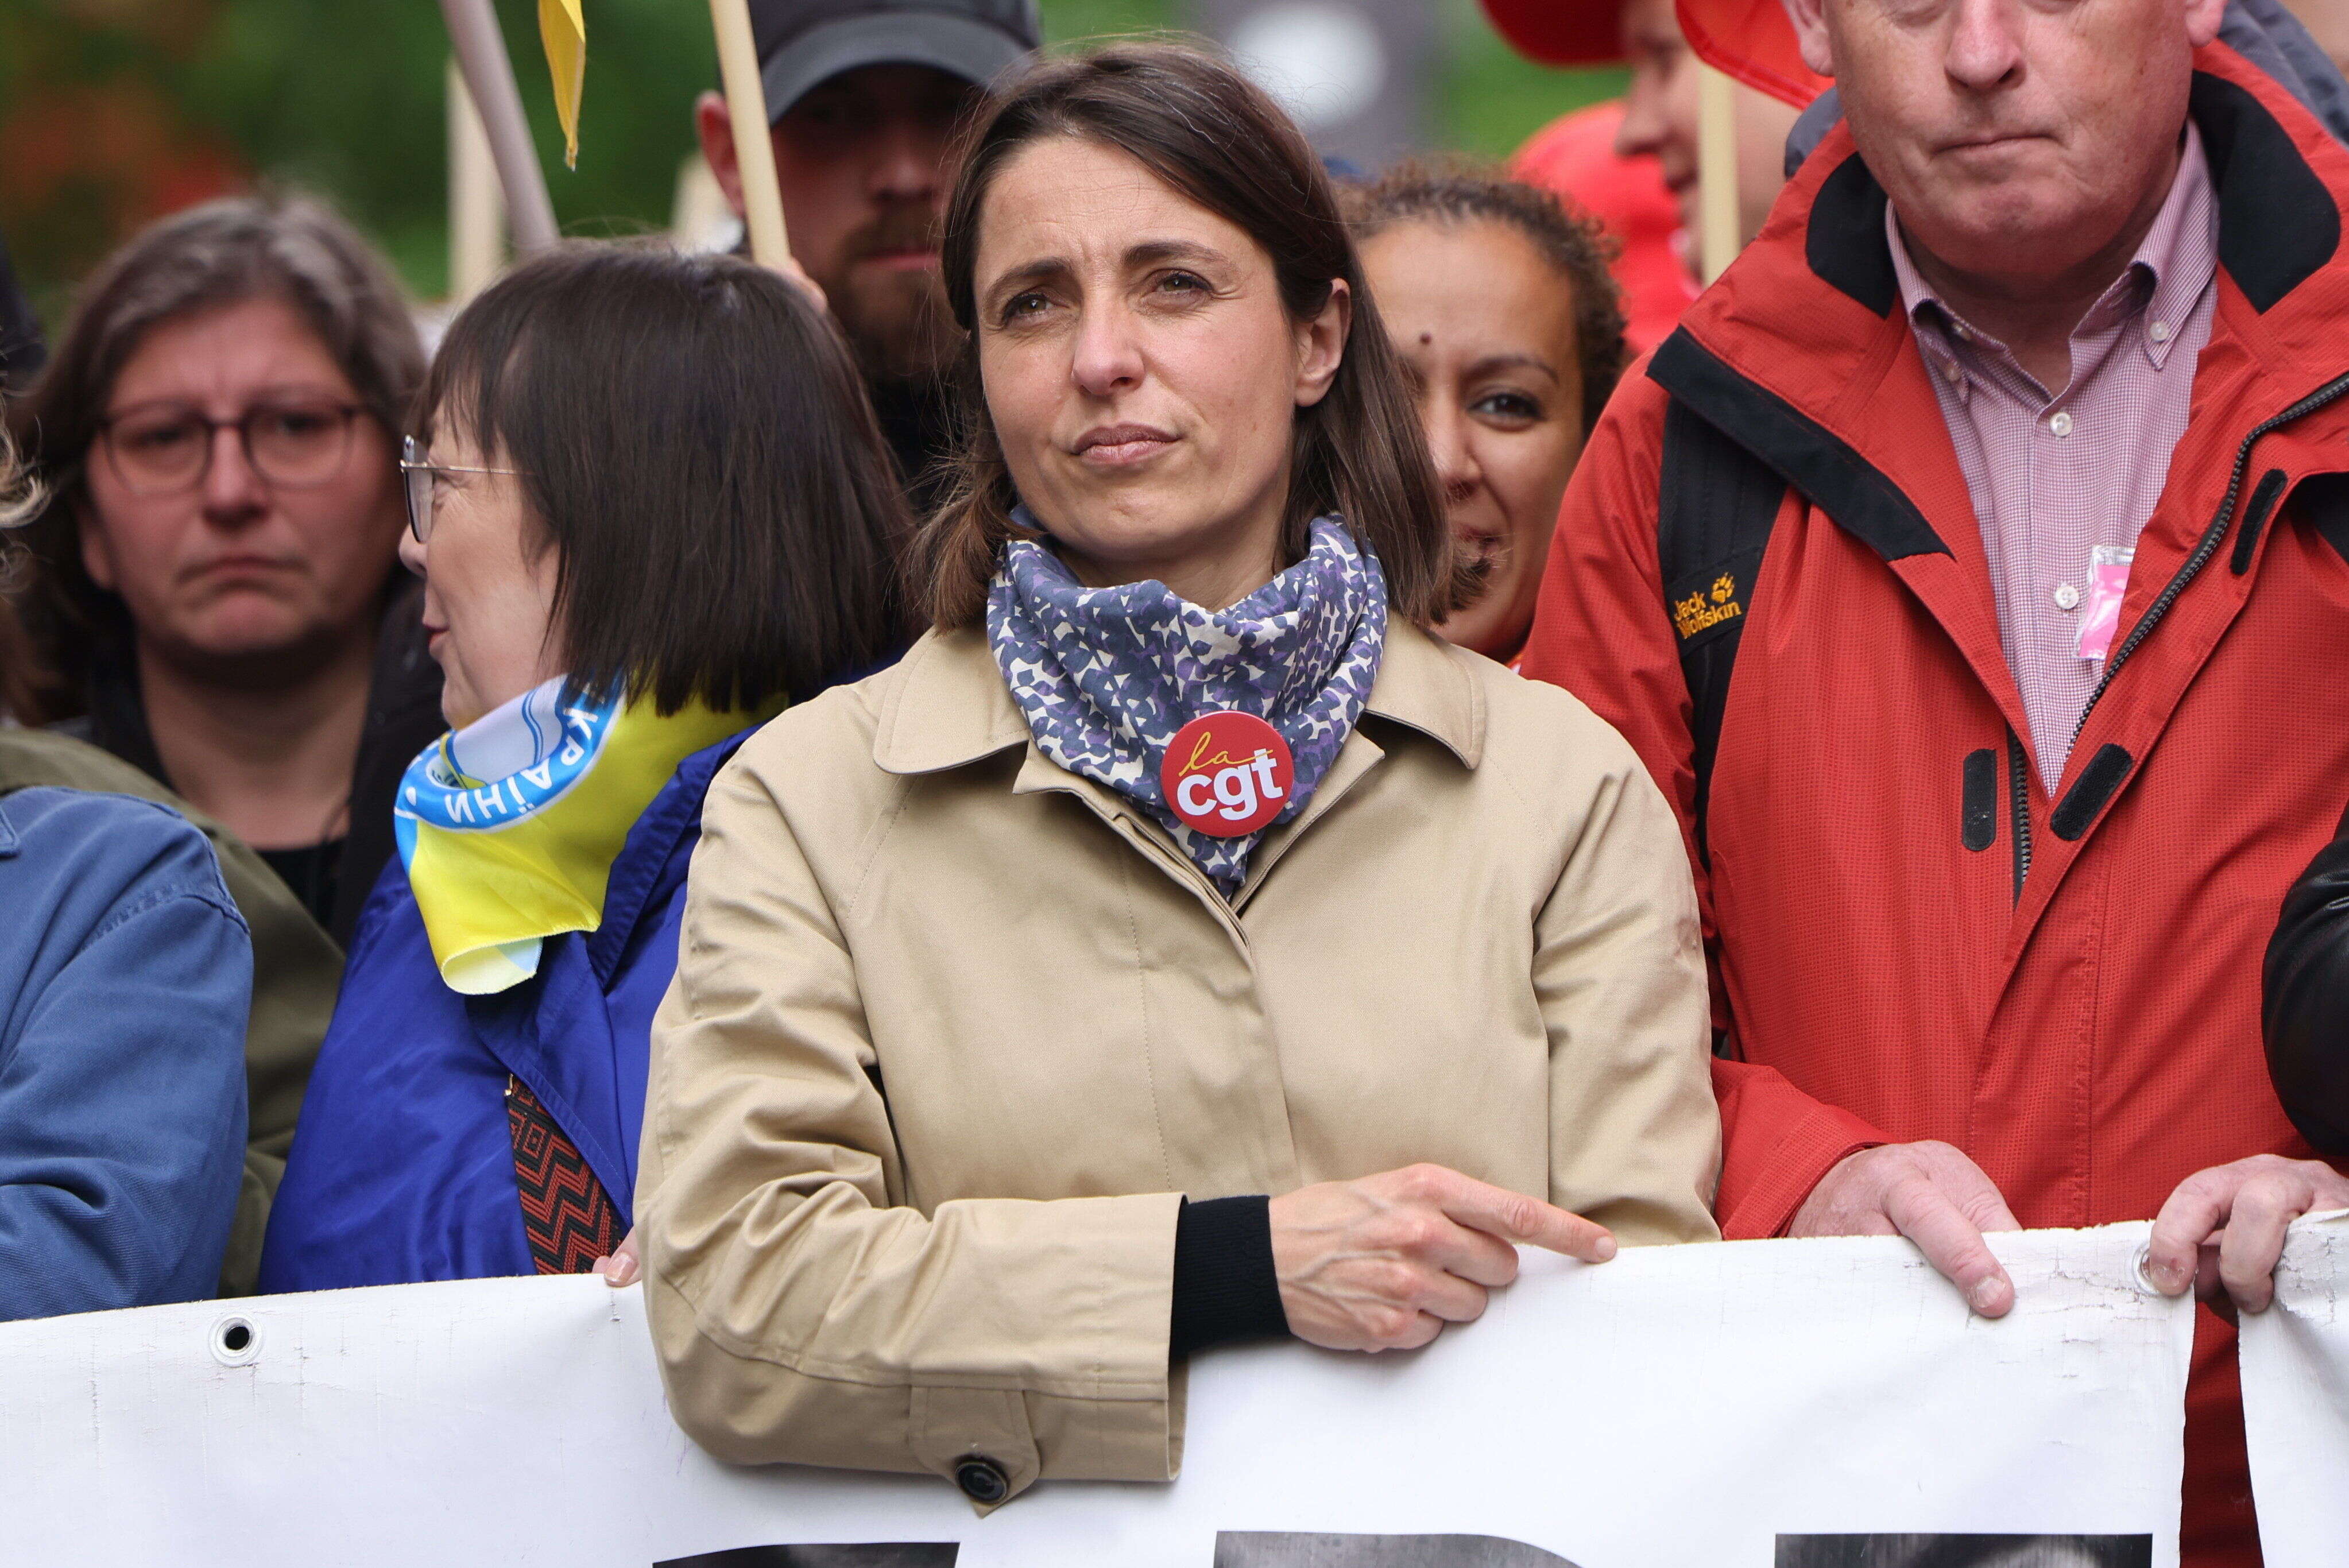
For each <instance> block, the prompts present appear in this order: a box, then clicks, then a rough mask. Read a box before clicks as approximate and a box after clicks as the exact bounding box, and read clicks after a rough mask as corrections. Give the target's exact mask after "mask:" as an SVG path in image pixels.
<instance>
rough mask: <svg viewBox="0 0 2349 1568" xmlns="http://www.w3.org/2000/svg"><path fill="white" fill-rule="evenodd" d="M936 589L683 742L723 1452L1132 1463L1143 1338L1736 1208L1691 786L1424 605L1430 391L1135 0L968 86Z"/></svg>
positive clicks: (1088, 1468)
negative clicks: (1085, 33)
mask: <svg viewBox="0 0 2349 1568" xmlns="http://www.w3.org/2000/svg"><path fill="white" fill-rule="evenodd" d="M943 265H944V269H945V273H946V283H947V293H948V296H949V298H950V299H951V301H952V302H953V304H954V308H955V312H956V315H957V319H958V320H960V321H961V322H962V324H963V325H965V326H966V327H968V328H969V329H970V331H971V335H972V337H971V347H970V350H969V356H968V363H967V365H966V367H965V368H966V372H967V376H968V387H969V397H970V412H971V414H972V436H971V438H970V440H969V443H968V448H967V449H966V450H965V452H964V453H963V456H962V469H961V486H960V489H959V491H958V493H957V495H956V497H955V498H954V499H953V500H950V501H949V502H948V503H947V506H946V507H945V508H944V509H943V510H942V511H941V512H940V513H939V515H938V516H937V517H936V518H934V519H933V520H932V521H930V523H929V524H928V525H927V526H926V529H925V530H924V532H923V535H922V537H921V539H920V541H919V542H918V544H917V547H916V584H917V587H918V588H919V589H921V590H922V591H925V592H926V595H927V600H928V608H929V611H930V614H931V619H932V621H933V623H934V624H935V626H936V629H935V630H934V631H933V632H931V633H930V634H928V635H926V636H925V637H924V638H923V639H922V641H921V642H920V643H918V644H917V645H916V646H915V647H914V649H913V651H912V652H911V653H909V654H908V655H906V656H905V659H904V660H903V661H902V662H901V663H900V664H898V665H896V666H895V668H893V669H891V670H889V671H887V672H886V673H885V674H882V675H879V676H874V677H873V678H871V679H869V680H866V681H864V682H863V683H861V684H859V685H856V686H849V687H843V688H836V689H835V690H833V692H831V693H828V694H827V695H825V696H823V697H820V698H818V699H817V700H815V701H813V702H811V703H808V704H806V705H805V706H803V707H797V708H794V709H792V710H791V711H790V712H788V713H786V714H784V715H783V717H781V718H780V719H779V720H777V721H776V722H775V723H773V724H771V725H770V726H768V727H766V728H765V729H764V730H762V731H761V732H760V733H759V734H758V735H757V736H755V737H753V738H751V739H750V741H749V742H748V743H746V744H745V745H744V747H743V748H742V749H741V751H740V754H739V755H738V756H737V758H736V759H735V760H734V762H733V763H732V764H731V765H730V767H729V768H728V769H726V770H725V772H723V773H722V774H720V775H719V779H717V781H716V782H715V783H714V784H713V785H712V787H711V789H710V791H709V800H708V806H707V809H706V812H705V816H704V820H703V829H702V841H701V847H700V849H699V851H698V853H697V854H696V856H695V859H694V863H693V874H692V883H691V892H690V895H689V900H688V908H687V913H686V915H685V923H684V929H683V934H682V938H681V941H680V944H679V952H678V972H677V979H676V982H675V984H674V985H672V986H671V988H670V990H669V993H668V996H667V1000H666V1002H665V1003H664V1004H663V1006H662V1008H661V1012H660V1015H659V1017H658V1019H657V1022H656V1025H655V1027H654V1038H653V1068H652V1082H651V1086H650V1091H649V1096H648V1099H647V1107H646V1115H645V1128H644V1146H643V1155H642V1163H641V1176H640V1179H639V1191H638V1215H639V1224H640V1226H641V1230H642V1242H643V1261H644V1269H645V1274H646V1277H647V1292H648V1306H649V1312H650V1315H651V1319H652V1325H653V1330H654V1336H655V1338H656V1341H657V1347H658V1350H659V1354H660V1359H661V1363H662V1367H663V1368H664V1371H665V1373H666V1375H667V1383H668V1392H669V1400H670V1405H671V1407H672V1408H673V1409H675V1411H676V1412H677V1416H678V1419H679V1420H680V1421H681V1422H682V1423H683V1424H684V1425H685V1427H686V1428H687V1429H688V1430H689V1431H690V1432H691V1433H692V1434H693V1435H694V1436H695V1438H697V1439H698V1440H699V1441H700V1442H701V1443H702V1444H703V1445H704V1446H705V1447H707V1448H709V1449H711V1450H712V1451H713V1452H716V1453H718V1454H719V1455H720V1456H722V1457H725V1458H727V1459H730V1460H741V1461H751V1462H757V1461H769V1460H793V1461H798V1462H802V1463H812V1464H826V1465H840V1466H852V1467H857V1468H868V1469H876V1470H930V1471H934V1472H936V1474H938V1475H941V1476H945V1477H949V1478H952V1479H953V1480H955V1481H956V1482H957V1484H958V1485H960V1486H961V1488H962V1489H963V1490H964V1491H966V1492H967V1493H968V1494H969V1495H970V1497H971V1498H972V1499H973V1500H974V1501H977V1502H978V1503H980V1504H981V1505H983V1506H985V1505H992V1504H995V1503H998V1502H1000V1501H1003V1500H1004V1499H1005V1498H1007V1497H1009V1496H1010V1495H1012V1494H1014V1493H1016V1492H1018V1491H1019V1490H1020V1489H1022V1488H1024V1487H1026V1486H1027V1485H1029V1484H1030V1482H1031V1481H1033V1480H1036V1479H1037V1478H1038V1477H1039V1476H1045V1475H1050V1476H1057V1477H1089V1478H1103V1479H1114V1480H1164V1479H1166V1478H1168V1477H1170V1476H1172V1475H1173V1474H1174V1471H1175V1470H1176V1468H1177V1465H1178V1461H1179V1454H1180V1430H1181V1417H1180V1411H1181V1400H1180V1396H1179V1392H1178V1390H1179V1387H1180V1384H1179V1381H1178V1380H1177V1378H1176V1377H1175V1374H1174V1372H1173V1370H1172V1367H1173V1366H1174V1364H1175V1363H1178V1362H1179V1361H1180V1360H1181V1359H1182V1358H1183V1357H1185V1356H1186V1355H1189V1354H1192V1353H1195V1352H1197V1351H1199V1350H1202V1349H1205V1348H1206V1347H1207V1346H1212V1345H1215V1344H1217V1343H1221V1342H1224V1341H1226V1340H1230V1339H1235V1338H1239V1337H1243V1336H1250V1335H1257V1334H1268V1333H1282V1332H1286V1333H1288V1334H1291V1335H1294V1336H1297V1337H1299V1338H1302V1339H1306V1340H1309V1341H1310V1342H1312V1343H1315V1344H1319V1345H1323V1346H1333V1347H1337V1348H1345V1349H1364V1350H1378V1349H1386V1348H1403V1347H1409V1346H1417V1345H1421V1344H1424V1343H1425V1342H1426V1341H1427V1340H1429V1339H1431V1338H1433V1336H1435V1334H1436V1333H1437V1332H1438V1331H1439V1330H1440V1329H1441V1328H1442V1326H1444V1324H1445V1323H1459V1322H1467V1321H1469V1320H1471V1319H1473V1318H1475V1316H1476V1315H1478V1314H1479V1313H1480V1312H1481V1311H1482V1310H1483V1307H1484V1305H1485V1294H1486V1292H1487V1291H1488V1290H1489V1289H1491V1288H1493V1287H1495V1286H1498V1285H1501V1284H1506V1282H1507V1281H1508V1280H1509V1279H1510V1278H1511V1277H1513V1275H1514V1274H1515V1271H1516V1253H1515V1250H1514V1248H1513V1247H1512V1246H1511V1244H1510V1243H1536V1244H1539V1245H1542V1246H1546V1247H1548V1248H1551V1249H1553V1250H1556V1251H1558V1252H1563V1253H1570V1254H1572V1255H1573V1256H1576V1257H1578V1258H1581V1259H1583V1260H1585V1261H1586V1262H1590V1263H1598V1262H1602V1261H1604V1260H1605V1259H1607V1258H1609V1257H1610V1256H1612V1255H1613V1253H1614V1249H1615V1246H1616V1243H1617V1241H1618V1240H1620V1241H1621V1242H1624V1243H1633V1244H1638V1243H1657V1242H1681V1241H1696V1240H1702V1239H1707V1238H1710V1237H1712V1236H1713V1235H1714V1230H1713V1222H1712V1219H1711V1217H1710V1215H1709V1214H1708V1212H1707V1203H1708V1201H1709V1199H1710V1197H1711V1194H1712V1190H1713V1180H1714V1175H1715V1168H1716V1164H1717V1161H1718V1157H1719V1124H1718V1118H1717V1115H1716V1113H1715V1110H1714V1107H1713V1099H1712V1096H1711V1091H1710V1088H1709V1085H1708V1078H1707V1072H1706V1062H1707V1057H1706V1040H1707V1005H1706V998H1705V983H1704V970H1703V963H1702V956H1701V953H1700V948H1699V944H1698V936H1697V924H1696V910H1695V902H1694V898H1693V895H1692V892H1691V888H1690V882H1689V872H1688V868H1687V861H1686V858H1685V855H1684V853H1683V851H1682V845H1681V839H1680V834H1679V830H1678V829H1677V827H1676V826H1675V825H1674V822H1673V819H1672V815H1671V811H1670V810H1669V809H1668V808H1667V807H1666V805H1665V803H1664V801H1663V799H1661V796H1659V795H1658V793H1657V792H1656V790H1655V788H1654V787H1653V785H1652V784H1651V783H1650V781H1649V779H1648V776H1647V773H1646V771H1645V770H1644V769H1642V768H1641V767H1640V763H1639V760H1638V758H1636V757H1634V756H1633V754H1632V752H1631V750H1630V748H1629V747H1628V746H1626V745H1625V744H1624V742H1623V741H1622V740H1621V739H1620V738H1619V737H1618V736H1616V734H1615V733H1614V732H1613V731H1612V730H1610V729H1609V728H1608V727H1607V726H1606V725H1604V724H1602V723H1601V722H1599V720H1598V719H1597V718H1595V717H1592V716H1591V715H1590V714H1589V713H1588V710H1586V709H1585V708H1583V707H1581V705H1579V704H1578V703H1577V702H1576V701H1575V700H1574V699H1573V698H1572V697H1570V696H1567V695H1566V694H1565V693H1563V692H1561V691H1558V690H1557V689H1555V688H1552V687H1547V686H1535V685H1530V684H1527V683H1526V682H1524V681H1520V680H1518V679H1517V678H1516V677H1515V676H1511V675H1509V674H1508V673H1507V672H1506V671H1505V670H1503V669H1502V668H1501V667H1500V666H1498V665H1494V664H1491V663H1489V662H1487V661H1485V659H1482V658H1480V657H1478V656H1476V655H1473V654H1468V653H1465V652H1463V651H1459V650H1455V649H1452V648H1448V647H1446V646H1444V645H1443V644H1441V643H1439V642H1438V641H1436V640H1435V639H1434V638H1433V637H1431V636H1430V635H1429V634H1427V632H1426V631H1425V629H1424V628H1425V627H1426V626H1427V625H1428V624H1430V623H1432V622H1433V621H1435V620H1438V619H1440V618H1441V617H1442V616H1443V615H1444V614H1445V613H1447V612H1448V611H1449V610H1450V609H1451V608H1452V607H1453V606H1454V603H1455V602H1456V594H1457V593H1458V592H1459V585H1458V584H1456V583H1454V579H1453V575H1452V568H1451V558H1450V554H1449V547H1448V543H1447V534H1446V531H1445V526H1444V515H1443V511H1442V509H1441V504H1440V501H1439V500H1438V498H1437V496H1436V494H1435V492H1434V487H1433V482H1432V480H1431V478H1430V470H1429V466H1428V460H1427V456H1426V449H1425V444H1424V439H1423V436H1422V434H1421V432H1420V428H1419V424H1418V420H1417V418H1416V417H1415V415H1414V413H1413V408H1412V406H1411V402H1410V399H1409V397H1408V395H1407V393H1406V392H1405V390H1404V387H1403V383H1402V374H1401V372H1400V370H1399V369H1398V367H1397V363H1396V360H1395V356H1394V352H1393V350H1392V347H1391V346H1390V345H1389V344H1388V343H1387V341H1386V339H1385V336H1384V331H1383V328H1382V327H1381V325H1380V324H1379V321H1378V317H1377V313H1376V311H1375V308H1374V307H1373V305H1372V304H1371V301H1370V299H1369V298H1368V297H1367V295H1366V294H1365V293H1364V291H1363V287H1362V282H1361V269H1360V267H1359V265H1358V263H1357V262H1356V260H1355V257H1354V253H1353V250H1352V246H1351V243H1350V241H1349V240H1348V238H1347V235H1346V231H1345V228H1344V225H1343V223H1342V222H1341V221H1340V218H1339V216H1338V213H1337V211H1336V208H1335V204H1334V201H1333V199H1332V196H1331V192H1330V188H1329V185H1328V182H1327V181H1326V179H1325V178H1324V176H1323V175H1322V173H1321V171H1320V170H1319V165H1318V163H1317V162H1316V161H1315V160H1314V158H1313V156H1312V154H1311V152H1310V151H1309V149H1308V148H1307V146H1306V145H1305V143H1304V141H1303V139H1301V138H1300V137H1299V135H1298V134H1297V132H1296V131H1295V129H1293V128H1292V127H1291V126H1290V125H1289V124H1288V121H1287V120H1286V119H1284V118H1283V117H1282V116H1281V115H1280V113H1279V111H1278V109H1276V108H1273V107H1272V105H1271V104H1270V102H1269V101H1268V99H1266V98H1264V97H1263V95H1262V94H1261V93H1259V92H1258V91H1257V89H1256V88H1252V87H1250V86H1248V85H1247V83H1246V82H1245V81H1244V80H1243V79H1241V78H1240V77H1237V75H1236V74H1234V73H1233V72H1231V71H1230V70H1229V69H1228V68H1227V67H1224V66H1222V65H1220V64H1218V63H1216V62H1214V61H1212V60H1210V59H1208V58H1207V57H1205V56H1203V55H1199V54H1195V53H1192V52H1189V51H1185V50H1182V49H1178V48H1172V47H1166V46H1119V47H1115V48H1112V49H1110V50H1107V51H1103V52H1101V53H1097V54H1094V55H1092V56H1089V57H1082V58H1078V59H1069V60H1062V61H1059V62H1056V63H1053V64H1049V65H1046V66H1043V67H1040V68H1039V69H1038V70H1037V71H1035V72H1034V73H1033V74H1031V75H1030V77H1028V78H1027V79H1026V80H1025V81H1024V82H1022V83H1020V84H1019V85H1018V86H1016V87H1015V88H1013V89H1012V91H1011V92H1010V94H1009V96H1008V97H1007V98H1005V99H1003V100H1002V101H1001V103H1000V104H999V107H998V108H996V109H995V110H994V111H993V113H992V114H991V115H990V116H989V118H988V120H987V121H986V122H985V123H984V124H983V125H981V126H980V127H978V129H976V131H975V132H974V133H973V138H972V140H971V142H970V144H969V147H968V160H967V162H966V163H965V166H964V173H963V174H962V177H961V180H960V182H959V184H958V186H957V191H956V192H955V195H954V198H953V201H952V204H951V207H950V209H949V212H948V215H947V228H946V237H945V246H944V255H943Z"/></svg>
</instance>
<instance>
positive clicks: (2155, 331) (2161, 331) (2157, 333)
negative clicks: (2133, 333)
mask: <svg viewBox="0 0 2349 1568" xmlns="http://www.w3.org/2000/svg"><path fill="white" fill-rule="evenodd" d="M2146 332H2147V335H2149V336H2151V337H2152V339H2153V340H2154V341H2155V342H2156V343H2168V341H2169V324H2168V322H2166V321H2157V322H2155V323H2154V324H2153V325H2151V326H2149V327H2147V328H2146Z"/></svg>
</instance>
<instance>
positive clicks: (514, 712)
mask: <svg viewBox="0 0 2349 1568" xmlns="http://www.w3.org/2000/svg"><path fill="white" fill-rule="evenodd" d="M567 685H568V682H567V680H566V679H565V677H563V676H557V677H556V678H555V679H554V680H551V681H548V682H547V683H546V684H545V685H543V686H537V687H534V688H533V689H532V690H530V691H527V692H524V693H523V695H522V696H518V697H516V698H514V699H513V700H512V702H509V703H507V704H506V705H505V706H504V707H501V708H498V709H497V710H496V711H495V712H493V713H491V714H489V715H487V716H486V717H482V718H480V719H477V720H475V721H474V722H473V723H471V724H469V725H467V726H466V727H464V728H462V729H460V730H458V731H456V732H455V733H454V734H450V735H444V736H442V737H441V738H440V739H438V740H436V741H434V742H433V743H432V744H431V745H430V746H428V747H426V748H424V752H423V755H421V756H420V757H419V758H417V759H416V760H415V761H413V762H411V763H409V766H408V772H407V774H406V776H405V777H403V778H402V779H400V782H399V794H398V799H396V800H395V802H394V804H393V809H392V819H393V820H392V825H393V829H394V830H395V832H396V834H397V836H398V841H399V859H400V862H401V863H402V864H403V865H405V866H406V867H407V868H408V882H409V887H411V888H413V889H414V890H415V893H416V907H417V910H418V912H419V913H420V914H422V915H423V917H424V930H425V934H426V935H428V936H429V938H430V939H431V942H432V957H433V960H434V962H435V963H436V964H438V965H439V966H440V978H441V979H442V980H444V981H446V982H447V983H448V985H449V988H450V990H452V991H458V992H461V993H463V994H464V995H469V996H480V995H489V994H491V993H493V992H498V991H503V990H506V989H508V988H510V987H512V986H514V985H520V984H521V983H522V982H523V981H524V980H527V979H529V978H530V977H531V976H532V975H535V974H537V973H538V958H539V948H540V944H543V942H544V941H545V940H546V938H548V937H550V936H555V935H559V934H562V933H564V932H566V931H593V930H595V928H596V927H597V926H598V925H600V924H601V923H603V919H604V893H605V883H606V882H608V881H609V879H610V877H611V872H612V861H614V860H615V859H616V858H617V857H618V855H619V852H620V848H621V846H622V845H623V844H624V843H626V841H627V837H628V830H629V829H631V828H633V827H635V826H636V819H637V818H638V817H641V816H642V815H644V812H645V808H646V807H647V806H649V805H651V804H652V801H653V797H654V796H656V795H657V794H659V793H660V791H661V787H662V786H663V785H665V784H667V782H668V781H669V779H670V778H671V777H672V776H673V775H675V773H676V772H677V769H678V764H679V763H680V762H683V761H684V760H685V759H686V758H688V757H690V756H692V755H693V754H694V753H695V752H697V751H699V750H700V749H702V748H704V747H707V746H714V745H716V744H717V743H718V742H719V741H720V740H723V739H725V738H727V737H728V736H730V735H732V734H733V733H735V732H736V731H737V730H740V729H742V728H745V727H748V726H750V725H751V724H753V723H755V722H757V721H758V720H759V719H760V718H761V717H765V716H764V715H761V714H748V713H715V712H712V711H711V710H710V709H709V708H707V707H703V706H701V705H700V704H699V703H694V704H691V705H688V707H685V708H683V709H681V710H679V711H678V712H676V713H673V714H670V715H669V716H668V717H665V718H664V717H660V716H659V715H657V714H656V713H655V712H654V711H653V705H652V703H651V702H649V701H640V702H626V701H624V700H623V699H621V698H619V697H612V698H608V699H605V700H601V701H598V700H595V699H591V698H588V697H585V696H581V695H580V694H579V693H577V692H574V691H570V690H568V689H566V687H567ZM777 706H778V707H780V705H777Z"/></svg>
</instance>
